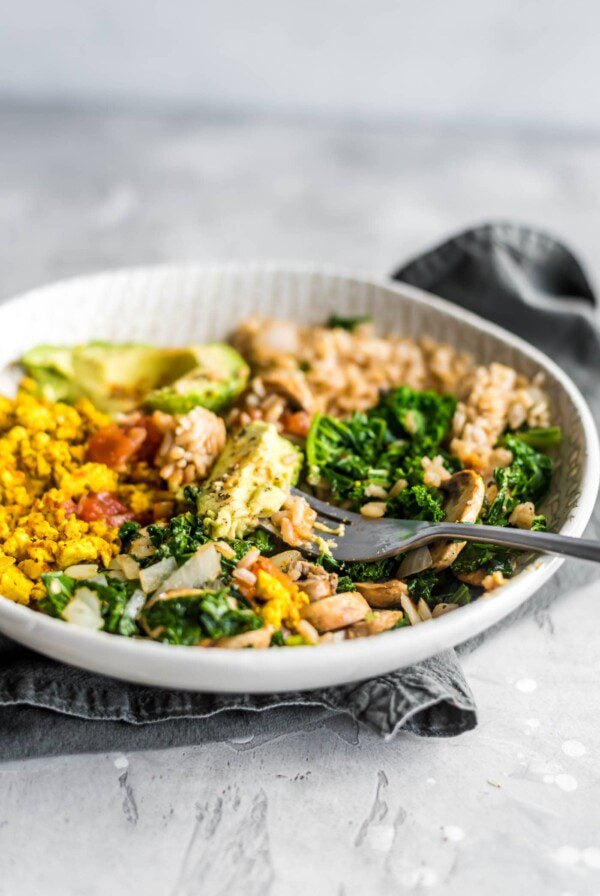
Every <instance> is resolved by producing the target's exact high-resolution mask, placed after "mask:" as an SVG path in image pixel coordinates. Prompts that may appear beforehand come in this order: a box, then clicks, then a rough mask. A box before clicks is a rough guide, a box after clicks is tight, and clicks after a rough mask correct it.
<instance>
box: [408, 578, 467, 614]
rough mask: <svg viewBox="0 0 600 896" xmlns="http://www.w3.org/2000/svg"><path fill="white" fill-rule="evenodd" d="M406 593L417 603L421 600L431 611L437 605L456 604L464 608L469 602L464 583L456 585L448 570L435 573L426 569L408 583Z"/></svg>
mask: <svg viewBox="0 0 600 896" xmlns="http://www.w3.org/2000/svg"><path fill="white" fill-rule="evenodd" d="M407 585H408V593H409V595H410V596H411V598H412V599H413V600H414V601H415V603H418V601H419V600H421V598H423V600H424V601H425V603H426V604H427V605H428V606H429V607H430V608H431V609H433V608H434V607H435V606H436V605H437V604H458V605H459V606H461V607H462V606H464V605H465V604H468V603H470V601H471V591H470V589H469V588H468V587H467V585H465V584H464V583H461V584H460V585H459V584H457V582H456V579H455V577H454V576H453V575H452V573H451V572H450V571H449V570H446V569H444V570H442V571H441V572H436V571H435V570H433V569H426V570H425V571H424V572H422V573H420V574H419V575H417V576H411V577H410V578H409V579H408V581H407Z"/></svg>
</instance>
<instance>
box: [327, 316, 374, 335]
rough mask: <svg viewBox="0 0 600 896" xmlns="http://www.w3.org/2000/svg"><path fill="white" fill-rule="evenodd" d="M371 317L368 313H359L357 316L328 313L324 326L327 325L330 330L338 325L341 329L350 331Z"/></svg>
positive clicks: (370, 319) (369, 320)
mask: <svg viewBox="0 0 600 896" xmlns="http://www.w3.org/2000/svg"><path fill="white" fill-rule="evenodd" d="M372 319H373V318H372V317H370V315H368V314H361V315H358V316H357V317H342V316H341V315H339V314H330V315H329V317H328V318H327V322H326V324H325V326H326V327H329V329H330V330H333V329H335V328H336V327H338V328H340V329H342V330H349V331H350V332H352V331H353V330H356V328H357V327H359V326H360V325H361V324H368V323H370V322H371V321H372Z"/></svg>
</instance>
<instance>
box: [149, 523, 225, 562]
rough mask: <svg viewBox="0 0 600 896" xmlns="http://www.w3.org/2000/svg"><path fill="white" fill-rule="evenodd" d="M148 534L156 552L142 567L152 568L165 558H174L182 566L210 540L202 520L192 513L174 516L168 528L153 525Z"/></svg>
mask: <svg viewBox="0 0 600 896" xmlns="http://www.w3.org/2000/svg"><path fill="white" fill-rule="evenodd" d="M147 532H148V535H149V537H150V541H151V542H152V544H153V545H154V547H155V548H156V551H155V553H154V554H153V555H152V557H147V558H144V559H143V560H140V561H139V562H140V564H141V566H151V565H152V564H153V563H157V562H158V561H159V560H162V559H163V558H165V557H174V558H175V560H176V561H177V563H178V564H179V565H181V564H182V563H185V561H186V560H188V559H189V558H190V557H191V555H192V554H193V553H194V552H195V551H197V550H198V548H199V547H201V545H203V544H206V542H207V541H209V540H210V539H209V537H208V535H206V534H205V532H204V527H203V525H202V520H201V518H200V517H199V516H197V515H196V514H195V513H191V512H188V513H181V514H179V516H174V517H173V518H172V519H171V520H169V522H168V523H167V525H166V526H159V525H158V524H156V523H154V524H151V525H150V526H148V527H147Z"/></svg>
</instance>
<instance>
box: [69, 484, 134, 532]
mask: <svg viewBox="0 0 600 896" xmlns="http://www.w3.org/2000/svg"><path fill="white" fill-rule="evenodd" d="M75 514H76V516H77V517H78V518H79V519H80V520H83V522H84V523H92V522H95V521H96V520H105V521H106V522H107V523H109V524H110V525H111V526H121V525H122V524H123V523H125V522H126V521H127V520H132V519H133V517H134V515H133V513H131V512H130V511H129V510H128V509H127V507H125V505H124V504H121V502H120V501H119V499H118V498H117V496H116V495H115V494H113V493H112V492H87V493H86V494H85V495H82V497H81V498H80V499H79V501H78V503H77V506H76V507H75Z"/></svg>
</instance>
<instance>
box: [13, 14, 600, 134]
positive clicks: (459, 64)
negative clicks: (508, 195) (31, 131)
mask: <svg viewBox="0 0 600 896" xmlns="http://www.w3.org/2000/svg"><path fill="white" fill-rule="evenodd" d="M1 26H2V27H1V28H0V85H1V87H0V91H1V92H0V95H2V94H3V95H4V96H13V97H19V98H27V99H31V98H34V99H38V98H44V99H48V98H49V99H53V100H56V99H58V100H64V101H68V102H70V101H73V100H80V101H84V102H85V101H90V100H91V101H94V102H102V103H114V102H119V103H123V102H129V101H135V102H143V103H145V104H149V105H152V106H184V107H199V106H200V107H207V106H208V107H220V106H228V107H233V108H235V109H240V108H243V109H248V108H250V109H256V108H258V109H261V110H265V109H266V110H278V111H282V110H284V111H286V112H289V111H312V112H318V113H327V114H331V113H336V114H347V113H349V114H353V115H358V116H363V117H365V116H366V117H372V116H376V115H380V116H385V117H388V118H392V119H397V118H401V117H403V116H411V117H416V118H419V119H422V118H424V117H428V116H432V117H435V118H444V119H456V118H457V117H459V118H464V119H483V120H486V121H488V122H498V121H520V122H522V123H523V124H524V125H527V126H530V125H532V124H539V123H550V124H568V125H570V126H575V127H578V128H579V127H586V128H589V127H596V126H597V125H598V124H599V123H600V102H599V100H598V86H599V80H600V53H599V52H598V49H599V31H600V4H598V2H597V0H552V2H550V0H547V2H544V0H452V2H443V0H419V2H414V0H304V2H298V0H252V2H248V0H206V2H198V0H125V2H124V0H52V2H48V0H19V2H13V3H5V4H3V10H2V17H1Z"/></svg>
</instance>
